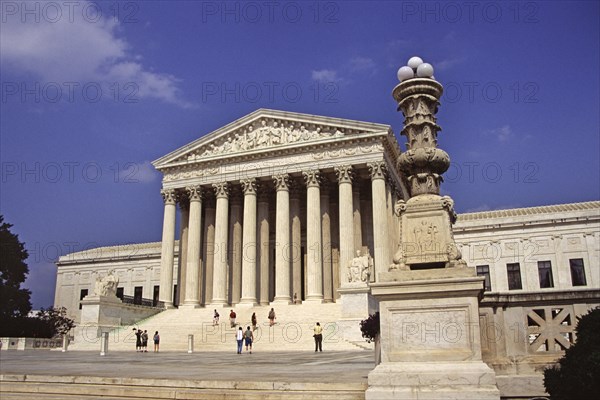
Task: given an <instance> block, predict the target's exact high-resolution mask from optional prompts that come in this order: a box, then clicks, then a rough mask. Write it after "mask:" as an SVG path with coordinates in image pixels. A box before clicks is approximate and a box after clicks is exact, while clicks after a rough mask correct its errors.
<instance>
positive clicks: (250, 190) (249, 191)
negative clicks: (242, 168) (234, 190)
mask: <svg viewBox="0 0 600 400" xmlns="http://www.w3.org/2000/svg"><path fill="white" fill-rule="evenodd" d="M240 183H241V184H242V190H243V192H244V196H247V195H254V196H256V192H257V190H258V183H257V182H256V178H247V179H242V180H241V181H240Z"/></svg>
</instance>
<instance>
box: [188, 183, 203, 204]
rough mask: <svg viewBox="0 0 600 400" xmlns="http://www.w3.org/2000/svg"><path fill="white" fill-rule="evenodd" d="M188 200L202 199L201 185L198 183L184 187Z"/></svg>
mask: <svg viewBox="0 0 600 400" xmlns="http://www.w3.org/2000/svg"><path fill="white" fill-rule="evenodd" d="M185 191H186V193H187V197H188V199H189V201H202V187H201V186H200V185H194V186H188V187H186V188H185Z"/></svg>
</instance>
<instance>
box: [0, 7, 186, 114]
mask: <svg viewBox="0 0 600 400" xmlns="http://www.w3.org/2000/svg"><path fill="white" fill-rule="evenodd" d="M83 3H85V4H88V2H83ZM85 4H82V5H81V7H85ZM5 17H6V21H3V22H2V24H0V48H1V49H2V58H1V61H2V64H3V65H2V67H3V69H4V68H7V69H17V70H19V71H25V72H28V73H31V74H33V75H34V76H36V77H37V78H39V79H41V80H42V81H44V82H56V83H66V82H76V83H88V82H97V83H101V84H104V85H110V84H114V83H117V82H118V83H120V84H127V83H131V82H133V83H134V84H135V85H136V87H137V89H138V90H137V95H138V96H139V97H140V98H154V99H158V100H161V101H165V102H167V103H172V104H177V105H179V106H182V107H192V106H193V105H192V104H190V103H188V102H186V101H184V100H183V99H182V97H181V93H180V90H179V87H178V84H179V82H180V81H179V80H178V79H176V78H175V77H174V76H172V75H169V74H163V73H156V72H152V71H150V70H149V69H148V68H147V67H146V66H144V65H142V64H141V62H140V61H139V59H140V57H139V55H136V54H134V53H133V49H132V48H131V46H130V45H129V44H128V43H127V41H126V40H125V39H123V38H120V37H118V31H119V28H120V25H119V23H118V21H116V20H115V19H111V18H104V17H103V18H100V19H98V20H97V21H91V20H89V19H86V18H84V17H83V14H82V13H77V12H75V13H73V15H72V16H69V15H68V14H67V13H65V14H64V15H63V18H59V19H58V20H56V21H48V20H46V19H44V18H41V19H40V20H39V21H38V22H36V21H35V19H34V18H28V19H26V20H25V22H22V21H21V18H20V16H19V15H11V16H5Z"/></svg>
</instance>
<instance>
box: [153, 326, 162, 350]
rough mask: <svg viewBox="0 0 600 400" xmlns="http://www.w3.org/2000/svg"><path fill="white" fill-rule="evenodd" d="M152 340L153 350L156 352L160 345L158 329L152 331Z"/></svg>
mask: <svg viewBox="0 0 600 400" xmlns="http://www.w3.org/2000/svg"><path fill="white" fill-rule="evenodd" d="M152 340H154V352H155V353H158V348H159V345H160V335H159V334H158V331H156V332H154V337H153V338H152Z"/></svg>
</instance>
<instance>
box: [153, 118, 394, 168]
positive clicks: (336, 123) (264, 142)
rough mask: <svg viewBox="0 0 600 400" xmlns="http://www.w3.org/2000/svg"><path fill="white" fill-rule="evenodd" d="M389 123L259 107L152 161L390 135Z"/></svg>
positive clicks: (179, 161) (197, 159)
mask: <svg viewBox="0 0 600 400" xmlns="http://www.w3.org/2000/svg"><path fill="white" fill-rule="evenodd" d="M390 132H391V127H390V126H389V125H383V124H375V123H370V122H361V121H355V120H347V119H340V118H329V117H322V116H316V115H310V114H300V113H291V112H284V111H277V110H268V109H259V110H257V111H255V112H253V113H251V114H248V115H246V116H244V117H242V118H240V119H238V120H236V121H234V122H232V123H230V124H228V125H226V126H224V127H222V128H219V129H217V130H215V131H213V132H211V133H209V134H207V135H205V136H203V137H201V138H200V139H198V140H196V141H194V142H192V143H190V144H188V145H185V146H183V147H181V148H179V149H177V150H175V151H173V152H171V153H169V154H167V155H166V156H164V157H161V158H159V159H158V160H156V161H154V162H153V165H154V166H155V167H156V168H157V169H159V170H160V169H164V168H168V167H172V166H178V165H189V164H194V163H202V162H205V161H213V160H215V159H224V158H229V157H243V156H245V155H251V154H260V153H271V152H276V151H289V150H291V149H301V148H306V147H310V146H312V145H326V144H327V143H330V142H336V143H341V142H345V141H347V140H352V139H353V138H359V137H365V136H369V135H384V136H385V135H387V134H388V133H390Z"/></svg>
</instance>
